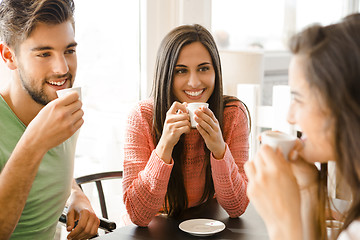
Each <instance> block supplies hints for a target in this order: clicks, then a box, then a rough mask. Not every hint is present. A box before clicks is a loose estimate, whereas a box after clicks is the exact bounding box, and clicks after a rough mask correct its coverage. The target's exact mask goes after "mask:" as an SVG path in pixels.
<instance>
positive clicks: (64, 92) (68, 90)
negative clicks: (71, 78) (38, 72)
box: [56, 87, 81, 100]
mask: <svg viewBox="0 0 360 240" xmlns="http://www.w3.org/2000/svg"><path fill="white" fill-rule="evenodd" d="M71 92H78V94H79V99H80V100H81V87H73V88H65V89H61V90H58V91H56V94H57V95H58V97H59V98H60V97H63V96H66V95H67V94H69V93H71Z"/></svg>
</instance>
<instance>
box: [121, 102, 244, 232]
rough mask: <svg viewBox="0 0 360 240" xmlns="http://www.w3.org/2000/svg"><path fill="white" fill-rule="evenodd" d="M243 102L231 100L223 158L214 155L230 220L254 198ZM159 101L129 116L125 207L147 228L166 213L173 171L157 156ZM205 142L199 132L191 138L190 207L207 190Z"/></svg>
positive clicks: (187, 159) (187, 181)
mask: <svg viewBox="0 0 360 240" xmlns="http://www.w3.org/2000/svg"><path fill="white" fill-rule="evenodd" d="M240 108H241V109H242V110H243V111H245V110H244V106H243V105H242V104H241V103H240V102H231V103H229V104H228V105H227V107H226V108H225V110H224V120H223V121H224V128H223V129H224V130H223V137H224V141H225V143H226V151H225V155H224V158H223V159H215V158H214V157H213V156H212V154H211V156H210V162H211V169H212V176H213V181H214V187H215V196H216V198H217V201H218V202H219V204H220V205H221V206H222V207H223V208H224V209H225V210H226V211H227V212H228V214H229V216H230V217H238V216H240V215H241V214H242V213H243V212H244V211H245V209H246V207H247V205H248V203H249V200H248V198H247V196H246V187H247V178H246V175H245V172H244V168H243V165H244V163H245V161H247V160H248V149H249V144H248V125H247V124H248V122H247V118H246V115H245V114H244V112H243V111H242V110H241V109H240ZM152 119H153V103H152V101H151V100H146V101H143V102H140V103H139V105H138V106H137V107H136V108H135V109H134V110H133V111H132V113H131V114H130V116H129V118H128V127H127V132H126V140H125V147H124V149H125V156H124V179H123V189H124V203H125V206H126V209H127V213H128V215H129V217H130V219H131V221H132V222H133V223H135V224H137V225H139V226H147V225H148V224H149V222H150V221H151V219H152V218H153V217H154V216H155V215H156V214H157V213H158V212H159V210H160V209H162V207H163V204H164V200H165V194H166V190H167V185H168V181H169V178H170V173H171V170H172V167H173V161H172V163H171V164H166V163H165V162H164V161H162V160H161V159H160V158H159V157H158V156H157V155H156V153H155V151H154V149H155V144H154V141H153V137H152V134H151V133H152ZM204 144H205V143H204V140H203V138H202V137H201V135H200V133H199V132H198V131H197V130H196V129H192V130H191V131H190V133H188V134H186V136H185V147H184V151H185V156H186V157H185V163H184V182H185V188H186V192H187V194H188V203H189V207H193V206H196V205H199V204H201V202H200V199H201V196H202V194H203V191H204V185H205V171H204V170H202V169H205V168H203V166H204V158H205V151H204Z"/></svg>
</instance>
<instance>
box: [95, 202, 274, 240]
mask: <svg viewBox="0 0 360 240" xmlns="http://www.w3.org/2000/svg"><path fill="white" fill-rule="evenodd" d="M195 218H210V219H215V220H219V221H221V222H223V223H224V224H225V226H226V228H225V229H224V230H223V231H222V232H219V233H216V234H214V235H212V236H208V237H196V236H192V235H190V234H188V233H185V232H183V231H181V230H180V229H179V224H180V223H181V222H182V221H184V220H188V219H195ZM94 239H96V240H100V239H101V240H105V239H107V240H111V239H112V240H115V239H121V240H132V239H139V240H141V239H156V240H180V239H181V240H195V239H197V240H200V239H204V240H205V239H206V240H208V239H209V240H210V239H219V240H225V239H226V240H232V239H236V240H265V239H269V237H268V234H267V231H266V227H265V224H264V222H263V221H262V219H261V218H260V216H259V215H258V214H257V212H256V211H255V209H254V207H253V206H252V205H251V204H250V205H249V206H248V208H247V209H246V211H245V213H244V214H243V215H241V216H240V217H238V218H229V215H228V214H227V213H226V211H225V210H224V209H223V208H222V207H221V206H220V205H219V204H218V203H217V201H216V199H214V200H211V202H210V203H209V204H208V205H206V206H205V205H202V206H199V207H194V208H190V209H188V210H187V211H186V212H185V214H184V216H183V217H182V218H181V219H180V220H177V219H173V218H168V217H167V216H166V215H159V216H156V217H155V218H154V219H153V220H152V221H151V222H150V224H149V226H148V227H138V226H136V225H128V226H125V227H121V228H118V229H116V230H115V231H114V232H111V233H108V234H105V235H103V236H100V237H97V238H94Z"/></svg>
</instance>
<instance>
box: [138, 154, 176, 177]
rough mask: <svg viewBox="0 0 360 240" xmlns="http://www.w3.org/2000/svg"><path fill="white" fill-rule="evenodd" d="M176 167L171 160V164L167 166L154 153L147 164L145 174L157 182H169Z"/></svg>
mask: <svg viewBox="0 0 360 240" xmlns="http://www.w3.org/2000/svg"><path fill="white" fill-rule="evenodd" d="M173 166H174V162H173V160H172V159H171V163H170V164H167V163H165V162H164V161H163V160H161V158H159V156H158V155H157V154H156V153H155V150H153V151H152V153H151V155H150V158H149V161H148V163H147V164H146V167H145V172H146V173H147V174H148V175H150V176H152V177H153V178H155V179H157V180H168V179H169V178H170V174H171V170H172V168H173Z"/></svg>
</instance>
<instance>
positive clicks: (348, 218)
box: [245, 14, 360, 240]
mask: <svg viewBox="0 0 360 240" xmlns="http://www.w3.org/2000/svg"><path fill="white" fill-rule="evenodd" d="M290 50H291V51H292V53H293V54H294V56H293V57H292V60H291V63H290V67H289V85H290V89H291V93H292V96H293V99H292V103H291V106H290V109H289V114H288V121H289V123H291V124H297V125H298V126H299V127H300V128H301V131H302V133H303V137H302V139H301V141H299V142H298V144H297V145H296V147H295V148H294V149H293V151H292V152H291V153H290V155H289V159H291V160H290V161H289V162H288V161H286V160H285V158H284V157H283V156H282V155H281V153H280V152H279V151H273V150H272V149H271V148H269V146H266V145H264V146H262V147H261V149H260V151H259V152H258V153H257V155H256V157H255V159H254V161H250V162H248V163H247V164H246V165H245V170H246V173H247V176H248V178H249V186H248V196H249V198H250V200H251V202H252V203H253V204H254V205H255V207H256V209H257V210H258V212H259V213H260V215H261V216H262V217H263V219H264V221H265V223H266V226H267V228H268V231H269V234H270V239H294V240H296V239H328V236H327V233H326V224H325V223H326V222H325V221H326V219H327V218H329V219H330V218H333V217H334V216H332V212H331V211H330V210H329V209H330V207H329V203H330V202H329V198H328V196H327V186H326V185H325V184H326V181H324V179H326V175H324V174H323V171H318V169H317V168H316V167H315V164H314V163H315V162H320V163H322V164H325V163H327V162H328V161H330V160H334V161H336V166H337V167H338V168H339V171H340V172H341V176H342V178H343V179H344V180H345V181H346V183H347V184H348V185H349V187H350V188H351V196H349V197H350V198H351V201H350V208H349V210H348V211H346V212H345V213H342V216H343V217H342V218H340V219H338V220H340V221H342V222H343V227H342V229H341V231H342V232H341V233H340V235H339V237H338V236H335V237H333V236H332V237H331V239H335V238H337V237H338V238H337V239H342V240H345V239H360V148H359V136H360V14H353V15H350V16H348V17H346V18H344V19H343V20H342V21H341V22H340V23H337V24H332V25H329V26H325V27H322V26H319V25H314V26H311V27H309V28H307V29H305V30H304V31H302V32H300V33H299V34H297V35H295V36H294V37H293V39H292V40H291V42H290ZM337 215H339V214H337Z"/></svg>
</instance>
